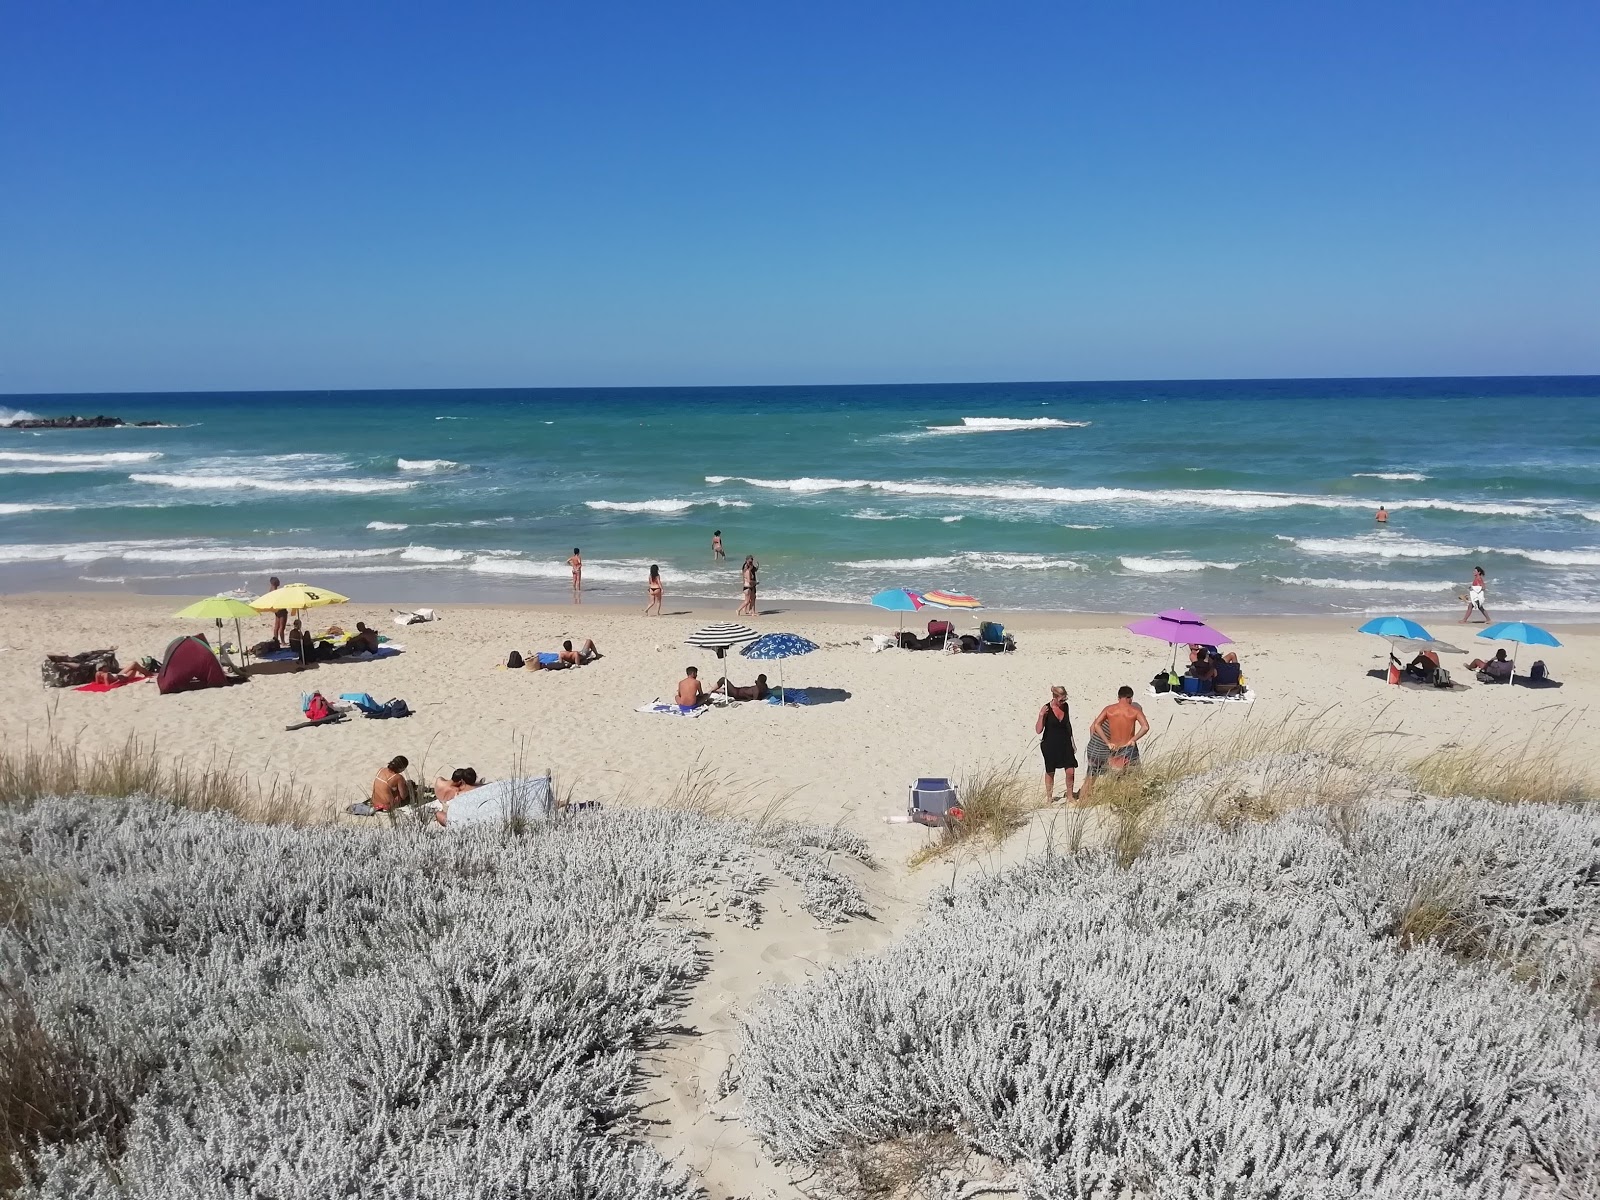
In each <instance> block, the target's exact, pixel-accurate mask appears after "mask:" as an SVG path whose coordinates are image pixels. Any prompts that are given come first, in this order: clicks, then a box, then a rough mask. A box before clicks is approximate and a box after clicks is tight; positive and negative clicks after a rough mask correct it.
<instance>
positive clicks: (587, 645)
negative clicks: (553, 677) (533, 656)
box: [556, 638, 605, 667]
mask: <svg viewBox="0 0 1600 1200" xmlns="http://www.w3.org/2000/svg"><path fill="white" fill-rule="evenodd" d="M603 657H605V656H604V655H602V654H601V653H600V649H599V647H597V646H596V645H595V644H594V639H593V638H585V639H584V641H583V649H581V650H574V649H573V648H572V643H571V642H570V641H568V642H562V643H561V649H560V651H559V652H558V653H557V654H556V661H557V662H561V663H564V664H566V665H567V666H572V667H582V666H587V665H588V664H589V663H592V662H594V660H595V659H597V658H603Z"/></svg>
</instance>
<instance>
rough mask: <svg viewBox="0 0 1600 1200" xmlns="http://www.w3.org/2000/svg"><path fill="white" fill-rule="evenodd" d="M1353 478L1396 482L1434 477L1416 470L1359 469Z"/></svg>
mask: <svg viewBox="0 0 1600 1200" xmlns="http://www.w3.org/2000/svg"><path fill="white" fill-rule="evenodd" d="M1350 478H1351V479H1390V480H1393V481H1394V482H1396V483H1401V482H1411V483H1421V482H1422V481H1423V480H1425V479H1430V478H1432V477H1431V476H1429V475H1423V474H1420V473H1418V472H1416V471H1357V472H1355V473H1354V474H1352V475H1351V476H1350Z"/></svg>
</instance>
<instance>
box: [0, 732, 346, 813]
mask: <svg viewBox="0 0 1600 1200" xmlns="http://www.w3.org/2000/svg"><path fill="white" fill-rule="evenodd" d="M80 795H81V796H93V797H96V798H99V799H123V798H126V797H131V796H146V797H150V798H152V799H156V800H162V801H165V802H167V803H169V804H171V805H173V806H174V807H177V808H183V809H188V810H190V811H192V812H227V813H232V814H233V815H235V816H238V817H242V818H244V819H245V820H249V821H256V822H261V823H265V824H284V825H308V824H314V823H316V822H317V820H318V807H317V806H316V805H315V804H314V802H313V800H312V796H311V792H310V790H309V789H308V788H306V787H304V786H302V785H299V784H297V783H296V782H295V780H294V778H293V777H292V776H290V777H287V778H285V777H282V776H276V775H274V776H273V777H272V778H270V779H267V780H261V779H253V778H250V777H248V776H246V775H245V774H244V773H243V772H241V771H239V770H237V769H236V768H235V767H234V766H233V763H232V761H231V760H229V759H220V760H218V759H215V758H213V759H211V760H210V761H208V762H206V763H203V764H196V763H195V762H193V761H191V760H190V759H187V758H177V757H168V756H166V755H165V754H164V753H163V752H162V750H161V748H160V747H159V746H158V745H157V743H156V742H155V741H154V740H153V739H146V738H140V737H137V736H132V735H130V736H129V737H128V738H127V740H126V741H124V742H123V743H122V744H121V745H117V746H111V747H108V748H105V749H102V750H83V749H80V748H79V747H78V746H77V745H76V744H74V743H72V742H69V741H67V740H66V739H65V738H64V737H62V736H60V735H59V734H58V733H56V732H55V731H51V732H50V733H48V734H47V735H46V736H45V737H43V738H42V739H41V740H39V741H37V742H36V741H33V740H27V741H24V742H22V743H21V744H20V745H17V744H13V745H8V746H5V747H0V804H7V803H16V802H18V801H28V800H38V799H42V798H43V797H46V796H80Z"/></svg>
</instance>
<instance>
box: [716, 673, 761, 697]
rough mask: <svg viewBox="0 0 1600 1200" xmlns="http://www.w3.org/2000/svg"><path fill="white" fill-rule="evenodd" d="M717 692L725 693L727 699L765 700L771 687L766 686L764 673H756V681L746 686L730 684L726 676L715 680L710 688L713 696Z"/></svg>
mask: <svg viewBox="0 0 1600 1200" xmlns="http://www.w3.org/2000/svg"><path fill="white" fill-rule="evenodd" d="M718 693H721V694H724V695H726V696H727V697H728V699H729V700H765V699H766V698H767V697H768V696H770V695H772V689H771V688H769V687H767V677H766V676H765V675H757V676H756V681H755V682H754V683H752V684H749V685H748V686H746V687H737V686H735V685H733V684H730V683H729V682H728V680H727V678H726V677H723V678H722V679H719V680H717V684H716V686H715V687H713V688H712V689H711V694H712V695H713V696H715V695H717V694H718Z"/></svg>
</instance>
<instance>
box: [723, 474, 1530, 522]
mask: <svg viewBox="0 0 1600 1200" xmlns="http://www.w3.org/2000/svg"><path fill="white" fill-rule="evenodd" d="M706 482H707V483H709V484H713V485H716V484H726V483H742V484H745V485H746V486H748V487H758V488H770V489H772V490H775V491H787V492H796V493H800V494H808V493H816V492H836V491H874V492H882V493H885V494H887V495H896V496H949V497H957V498H960V499H967V500H1012V501H1025V502H1032V503H1039V504H1140V505H1157V506H1162V507H1196V506H1198V507H1202V508H1232V509H1272V508H1297V507H1301V506H1306V507H1311V508H1339V509H1344V508H1354V509H1373V508H1376V507H1377V506H1378V501H1376V500H1362V499H1357V498H1355V497H1350V496H1319V495H1308V494H1302V493H1298V492H1252V491H1242V490H1234V489H1230V488H1170V489H1164V488H1154V489H1149V490H1146V489H1141V488H1119V487H1093V488H1065V487H1042V486H1038V485H1035V484H966V483H936V482H924V481H917V480H907V481H902V480H893V479H830V478H826V477H823V478H814V477H811V476H802V477H800V478H799V479H757V478H752V477H750V476H741V475H707V476H706ZM1390 508H1391V510H1395V511H1398V510H1400V509H1403V508H1431V509H1444V510H1448V511H1453V512H1465V513H1478V514H1483V515H1500V516H1519V517H1526V516H1540V515H1544V514H1545V513H1547V512H1549V511H1550V510H1549V509H1547V508H1544V507H1542V506H1539V505H1535V504H1528V503H1522V502H1513V501H1504V502H1498V503H1486V502H1479V501H1472V500H1426V499H1425V500H1407V501H1405V502H1404V503H1394V504H1391V505H1390Z"/></svg>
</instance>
